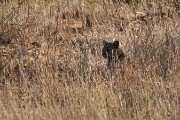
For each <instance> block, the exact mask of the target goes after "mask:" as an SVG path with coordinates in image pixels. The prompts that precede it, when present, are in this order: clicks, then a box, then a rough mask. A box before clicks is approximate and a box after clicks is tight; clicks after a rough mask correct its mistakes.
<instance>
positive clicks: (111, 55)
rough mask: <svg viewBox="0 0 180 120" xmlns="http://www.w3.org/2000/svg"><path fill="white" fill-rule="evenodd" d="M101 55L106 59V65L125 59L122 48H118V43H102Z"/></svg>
mask: <svg viewBox="0 0 180 120" xmlns="http://www.w3.org/2000/svg"><path fill="white" fill-rule="evenodd" d="M102 55H103V57H104V58H105V59H107V62H108V65H109V64H110V63H111V61H112V60H115V62H117V61H119V62H122V61H123V60H124V58H125V54H124V52H123V50H122V48H120V47H119V41H114V42H113V43H111V42H107V41H103V49H102Z"/></svg>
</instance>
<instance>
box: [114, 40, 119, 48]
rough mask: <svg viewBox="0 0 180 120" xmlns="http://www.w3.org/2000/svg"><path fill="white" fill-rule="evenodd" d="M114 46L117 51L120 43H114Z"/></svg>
mask: <svg viewBox="0 0 180 120" xmlns="http://www.w3.org/2000/svg"><path fill="white" fill-rule="evenodd" d="M113 45H114V47H115V48H116V49H117V48H118V47H119V41H114V42H113Z"/></svg>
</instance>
